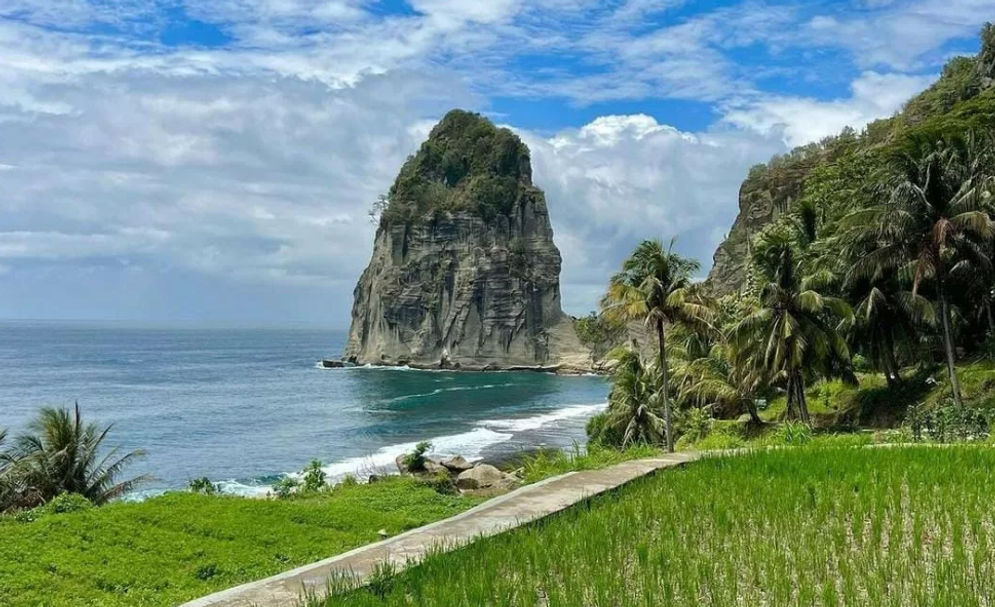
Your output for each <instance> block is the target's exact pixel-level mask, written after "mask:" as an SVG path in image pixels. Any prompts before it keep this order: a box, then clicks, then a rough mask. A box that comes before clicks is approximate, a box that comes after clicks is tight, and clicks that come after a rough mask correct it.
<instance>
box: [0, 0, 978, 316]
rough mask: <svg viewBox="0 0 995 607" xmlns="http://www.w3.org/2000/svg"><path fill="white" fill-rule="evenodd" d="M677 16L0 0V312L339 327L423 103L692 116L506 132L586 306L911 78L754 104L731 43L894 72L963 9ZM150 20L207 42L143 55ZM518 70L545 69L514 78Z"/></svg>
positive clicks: (703, 236)
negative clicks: (376, 212)
mask: <svg viewBox="0 0 995 607" xmlns="http://www.w3.org/2000/svg"><path fill="white" fill-rule="evenodd" d="M681 4H682V2H681V0H625V1H623V0H616V1H613V2H610V3H603V2H597V1H596V0H550V1H549V2H543V3H541V4H540V3H526V2H521V0H495V1H493V2H464V1H461V0H413V1H412V2H411V4H410V6H411V7H412V8H413V9H414V12H413V14H400V15H386V16H385V15H383V14H379V12H378V11H377V10H374V6H373V4H371V3H370V2H367V1H365V0H258V1H249V0H161V1H160V0H149V1H139V0H100V1H97V2H91V1H87V0H7V1H5V2H3V4H2V6H0V192H3V197H2V198H0V265H2V266H3V268H5V271H6V274H5V275H4V289H3V290H2V291H0V316H5V315H6V316H25V315H35V314H34V311H35V310H42V312H40V314H42V315H44V314H49V313H51V314H56V313H57V312H45V311H46V310H56V309H57V307H58V305H59V304H58V302H59V301H64V293H63V291H65V290H66V289H73V290H74V291H75V292H74V296H75V297H74V301H73V304H72V305H73V306H76V305H78V306H79V309H81V310H82V309H86V310H96V311H98V312H100V310H102V309H104V307H106V306H109V305H114V304H113V302H114V301H116V300H114V299H113V294H114V293H115V292H121V293H124V292H127V293H129V296H128V297H123V296H122V298H121V300H120V301H121V302H123V303H120V305H121V306H123V307H121V308H120V309H115V310H116V311H114V312H107V313H106V314H109V315H115V314H116V315H129V312H128V311H129V310H131V315H134V314H135V310H138V311H140V312H141V313H145V311H146V310H149V312H148V313H149V314H162V315H170V314H173V313H175V312H176V311H175V310H170V309H169V306H171V305H176V306H180V305H186V306H189V307H190V308H189V309H188V310H187V311H186V313H189V314H197V313H199V309H200V306H209V305H210V301H211V300H213V299H218V300H219V301H223V302H224V304H223V305H222V304H218V306H217V307H218V313H219V314H226V313H229V312H231V313H233V314H237V313H238V309H237V308H239V307H240V306H247V307H251V306H257V308H253V309H258V311H259V313H260V314H272V313H274V312H273V311H274V310H283V309H293V310H297V311H298V312H299V313H303V314H309V315H315V314H320V315H324V316H325V317H334V318H344V317H345V316H346V314H345V311H344V310H345V309H346V308H347V307H348V305H349V300H350V292H351V289H352V287H353V284H354V282H355V278H356V276H357V275H358V273H359V272H360V271H361V269H362V267H363V266H364V265H365V264H366V262H367V259H368V253H369V250H370V245H371V237H372V227H371V226H370V225H369V223H368V222H367V219H366V209H367V208H368V205H369V203H370V201H372V200H373V199H374V198H375V197H376V195H377V194H379V193H381V192H383V191H384V190H385V189H386V188H387V187H388V185H389V183H390V181H391V179H392V178H393V176H394V175H395V174H396V171H397V169H398V167H399V166H400V164H401V162H403V159H404V157H405V156H406V155H407V154H409V153H411V152H412V151H413V150H414V149H415V148H416V146H417V144H418V143H419V142H420V141H421V140H422V139H423V138H424V137H425V136H426V134H427V131H428V129H429V128H430V127H431V125H432V124H433V122H434V120H436V119H437V118H438V117H439V116H440V115H441V114H442V113H443V112H444V111H445V110H446V109H449V108H450V107H454V106H463V107H471V108H473V107H476V108H484V109H486V108H487V100H486V99H487V96H505V97H507V96H511V97H516V96H517V97H521V98H528V99H534V98H540V99H544V100H548V99H550V98H555V99H557V100H564V99H565V100H566V102H567V103H576V104H587V103H594V102H607V101H613V100H620V99H625V100H634V101H636V102H642V101H644V100H647V99H649V100H659V99H675V98H679V99H691V100H695V101H700V102H707V103H708V104H710V106H711V107H712V108H713V109H717V110H718V111H719V116H720V122H719V125H718V126H717V127H713V128H711V129H706V130H704V131H702V132H694V133H688V132H682V131H681V130H679V129H676V128H673V127H672V126H669V125H667V124H666V123H665V122H666V121H667V120H668V119H667V116H665V115H657V116H656V117H652V116H649V115H645V114H628V113H626V114H625V115H607V116H602V117H600V118H597V119H593V120H591V121H590V122H589V123H588V124H586V125H584V126H579V127H578V128H572V129H566V130H562V131H560V132H558V133H555V134H554V135H552V136H550V135H549V134H548V132H544V133H539V132H527V131H522V135H523V137H524V138H525V139H526V140H527V142H528V143H529V144H530V146H531V147H532V150H533V159H534V164H535V176H536V181H537V183H538V184H539V185H540V186H541V187H543V188H545V190H546V192H547V198H548V200H549V203H550V210H551V215H552V218H553V223H554V228H555V230H556V238H557V243H558V244H559V246H560V247H561V249H562V250H563V253H564V275H563V282H564V298H565V301H566V303H567V306H568V308H569V309H570V310H571V311H573V312H578V313H580V312H584V311H586V310H587V309H589V308H590V307H591V306H592V305H593V304H594V302H595V300H596V297H597V295H598V294H599V293H600V292H601V289H602V288H603V285H604V281H605V279H606V277H607V276H608V274H609V273H610V272H611V271H613V270H615V269H616V268H617V266H618V264H619V262H620V260H621V259H622V257H623V256H624V255H625V254H626V253H627V252H628V251H629V249H630V248H631V247H632V246H633V244H634V242H635V241H636V240H637V239H640V238H644V237H661V238H669V237H670V236H672V235H679V236H680V240H679V244H678V247H679V248H680V249H681V250H682V251H683V252H685V253H687V254H690V255H693V256H695V257H698V258H699V259H700V260H701V261H702V262H703V263H704V265H705V267H706V268H707V266H708V263H709V257H710V255H711V253H712V250H713V249H714V246H715V244H716V243H717V242H718V240H719V239H720V238H721V236H722V233H723V231H724V230H725V229H727V227H728V226H729V225H730V223H731V221H732V218H733V217H734V215H735V212H736V202H737V197H736V192H737V189H738V187H739V184H740V181H741V180H742V177H743V175H744V174H745V172H746V170H747V169H748V167H749V166H751V165H752V164H754V163H756V162H758V161H762V160H765V159H766V158H768V157H769V156H770V155H772V154H774V153H776V152H781V151H783V150H784V143H785V142H786V143H790V144H796V143H802V142H805V141H809V140H812V139H817V138H819V137H821V136H823V135H826V134H830V133H834V132H837V131H839V129H840V128H842V126H843V125H845V124H852V125H854V126H859V125H860V124H862V123H863V122H866V121H867V120H870V119H873V118H876V117H878V116H881V115H887V114H889V113H891V112H892V111H894V109H896V108H897V107H898V105H900V103H901V102H902V101H904V99H905V98H907V97H908V96H909V95H910V94H912V93H913V92H915V91H916V90H918V89H920V88H922V86H924V85H925V84H926V83H927V80H928V79H927V78H923V77H920V76H909V75H905V74H901V73H897V71H896V72H887V73H884V72H885V71H884V70H882V71H881V72H874V71H867V72H865V73H864V74H862V75H861V76H860V77H859V78H858V79H857V80H855V81H854V82H853V85H852V93H851V96H850V97H849V98H847V99H841V100H836V101H822V100H817V99H810V98H805V97H788V96H783V95H782V96H776V95H771V94H767V93H765V92H763V90H762V89H761V87H760V86H759V85H758V83H757V81H758V78H757V77H756V75H755V74H753V73H752V71H753V69H755V66H744V65H740V64H738V63H737V62H736V61H735V60H734V58H733V53H731V52H730V51H731V50H732V49H739V48H744V47H749V48H750V49H751V50H755V49H767V50H771V52H774V51H776V50H777V49H784V48H795V49H804V50H805V51H806V52H807V51H808V50H809V49H810V47H811V46H812V44H815V45H817V46H821V47H824V48H829V47H832V48H839V47H845V48H850V49H853V50H854V52H855V53H856V54H857V55H858V56H859V57H866V61H867V62H868V65H872V64H873V65H876V64H880V63H887V64H891V65H896V66H907V65H913V64H916V65H918V62H920V61H921V60H922V59H921V58H922V57H923V56H924V55H928V54H929V53H930V52H934V51H936V49H938V48H939V47H940V46H942V44H943V43H944V42H945V41H946V40H948V39H949V38H950V37H951V36H960V35H970V34H973V30H974V29H976V28H977V26H978V25H979V24H980V21H981V20H983V16H984V12H985V11H980V10H979V9H980V8H981V4H987V2H985V3H980V2H979V1H978V0H948V1H947V2H943V3H941V2H939V1H938V0H917V1H916V2H915V3H890V4H882V3H881V2H880V1H879V0H874V1H873V6H872V5H871V4H868V5H867V6H868V8H870V9H871V10H872V11H873V12H872V14H869V16H868V18H867V19H866V20H865V22H861V21H860V20H856V19H854V18H852V15H851V14H848V13H846V12H845V11H834V12H832V13H831V14H825V15H822V16H819V17H816V18H813V15H812V13H811V11H810V10H809V9H808V7H806V6H804V5H803V4H802V3H798V4H796V5H793V6H792V5H783V4H777V5H770V4H766V3H761V2H747V3H745V4H741V5H734V6H730V7H725V8H721V9H716V10H713V11H711V12H704V13H698V14H695V15H694V16H691V17H683V16H675V15H676V11H673V12H668V11H669V10H670V9H672V8H674V7H675V6H678V5H681ZM822 6H825V5H822ZM164 8H169V9H172V10H182V12H185V14H187V15H189V16H190V17H193V18H197V19H201V20H204V21H208V22H211V23H213V24H214V25H216V26H217V27H219V28H220V29H221V30H222V31H223V32H224V33H225V34H226V35H227V36H229V37H231V41H230V42H229V43H228V44H226V45H225V46H224V47H221V48H209V47H200V46H198V45H196V44H189V45H186V46H182V47H166V46H164V45H162V44H160V43H159V42H157V39H158V34H159V33H160V32H161V31H162V30H163V28H164V27H166V25H167V22H168V20H169V18H168V17H167V16H166V15H165V13H164ZM661 15H663V16H664V17H665V19H664V22H657V23H653V20H652V19H649V18H648V17H653V18H658V17H660V16H661ZM94 24H96V25H99V26H101V27H97V28H92V27H91V26H93V25H94ZM105 25H106V26H109V27H103V26H105ZM927 26H929V27H927ZM930 27H931V28H932V29H930ZM97 31H100V32H106V31H112V32H115V33H114V34H113V35H111V34H106V33H105V34H98V33H95V32H97ZM897 42H901V43H902V44H897ZM535 56H542V57H544V58H546V59H548V60H549V63H548V64H546V63H545V62H540V65H538V66H536V67H535V68H532V67H522V65H520V64H519V63H518V60H519V59H524V60H526V61H525V63H526V64H527V63H528V60H529V59H530V58H532V57H535ZM861 60H863V59H861ZM897 69H898V68H896V70H897ZM629 107H631V105H630V106H627V109H626V111H629V110H628V108H629ZM512 122H514V118H512ZM274 283H278V284H280V285H281V288H280V289H273V288H271V287H272V285H273V284H274ZM184 289H185V291H184ZM193 291H197V292H198V293H199V292H200V291H203V293H204V295H203V296H200V295H198V296H194V295H193V294H192V293H193ZM132 293H139V294H141V293H145V296H141V295H134V296H132V295H131V294H132ZM281 293H282V295H281ZM303 294H307V297H304V296H303ZM86 298H89V300H88V301H89V302H90V303H89V305H87V304H86V302H84V301H83V300H84V299H86ZM174 299H175V300H176V302H179V303H175V304H174V303H173V300H174ZM288 300H294V302H295V303H294V304H293V305H291V304H288V303H287V302H288ZM298 300H299V303H297V302H298ZM53 302H54V303H53ZM184 302H185V303H184ZM65 305H67V306H68V304H65ZM127 306H132V307H131V308H128V307H127ZM65 309H66V310H72V309H74V308H73V307H72V306H69V307H66V308H65ZM247 309H248V308H247Z"/></svg>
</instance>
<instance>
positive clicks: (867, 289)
mask: <svg viewBox="0 0 995 607" xmlns="http://www.w3.org/2000/svg"><path fill="white" fill-rule="evenodd" d="M849 286H850V287H851V293H852V294H853V297H854V299H855V300H856V302H857V304H856V309H855V310H854V312H855V313H854V318H853V323H852V324H851V327H850V329H851V335H852V339H853V342H855V343H857V344H859V345H861V346H863V348H864V349H865V351H866V353H867V354H868V355H869V358H870V359H871V360H872V361H873V362H874V363H875V364H876V365H877V367H878V368H879V369H881V370H882V371H884V376H885V380H887V382H888V385H889V386H894V385H896V384H897V383H899V382H900V381H901V379H902V376H901V365H900V364H899V362H898V358H897V356H896V349H898V347H899V346H900V345H901V344H911V343H914V341H915V339H916V328H917V327H921V326H927V327H932V326H934V325H935V324H936V312H935V310H934V308H933V305H932V304H931V303H930V302H929V300H928V299H926V298H925V297H923V296H922V295H920V294H918V293H912V292H910V291H907V290H903V289H902V288H901V286H900V285H899V284H898V281H897V279H896V277H894V276H891V277H889V278H881V279H879V280H877V281H874V282H872V281H868V280H860V281H858V283H857V284H851V285H849ZM851 301H852V300H851Z"/></svg>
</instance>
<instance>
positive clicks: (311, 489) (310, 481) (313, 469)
mask: <svg viewBox="0 0 995 607" xmlns="http://www.w3.org/2000/svg"><path fill="white" fill-rule="evenodd" d="M325 478H326V475H325V471H324V470H322V468H321V460H318V459H313V460H311V463H310V464H308V467H307V468H305V469H304V484H303V485H302V490H303V491H304V492H305V493H316V492H318V491H321V490H322V489H324V488H325V487H327V486H328V485H327V484H326V483H325Z"/></svg>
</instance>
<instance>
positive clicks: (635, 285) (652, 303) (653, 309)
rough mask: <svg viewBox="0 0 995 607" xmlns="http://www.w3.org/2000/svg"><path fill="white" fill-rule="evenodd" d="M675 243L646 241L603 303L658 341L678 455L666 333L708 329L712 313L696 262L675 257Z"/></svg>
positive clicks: (669, 435) (669, 427)
mask: <svg viewBox="0 0 995 607" xmlns="http://www.w3.org/2000/svg"><path fill="white" fill-rule="evenodd" d="M672 248H673V243H671V247H670V248H664V246H663V245H662V244H660V241H658V240H644V241H643V242H641V243H640V244H639V246H637V247H636V249H635V251H633V253H632V255H630V256H629V258H628V259H626V260H625V262H624V263H623V264H622V270H621V271H620V272H618V273H617V274H615V275H614V276H612V278H611V282H610V283H609V286H608V293H607V294H606V295H605V297H604V299H603V301H602V307H603V308H604V313H605V315H606V316H607V317H608V318H611V319H616V320H620V321H631V320H643V321H644V322H646V324H647V325H648V326H650V327H652V328H653V329H654V331H655V332H656V337H657V346H658V349H657V352H658V354H657V361H656V364H657V369H658V370H659V373H660V391H661V394H660V398H661V400H662V402H663V411H664V421H665V425H666V439H667V450H668V451H671V452H672V451H673V450H674V429H673V428H674V426H673V414H672V411H671V403H670V381H669V368H668V366H667V344H666V327H667V325H668V324H672V323H677V322H684V323H691V324H704V323H707V319H708V317H709V309H708V306H706V305H705V304H704V302H703V298H702V297H701V296H700V294H699V293H698V290H697V289H696V288H694V287H693V286H692V284H691V278H692V276H693V275H694V273H695V272H697V271H698V268H699V267H700V266H699V264H698V262H697V261H694V260H692V259H686V258H684V257H681V256H680V255H678V254H677V253H674V252H673V250H672Z"/></svg>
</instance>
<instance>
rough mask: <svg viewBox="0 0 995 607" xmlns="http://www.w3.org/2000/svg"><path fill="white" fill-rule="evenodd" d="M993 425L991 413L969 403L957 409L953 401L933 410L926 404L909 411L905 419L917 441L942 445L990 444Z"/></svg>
mask: <svg viewBox="0 0 995 607" xmlns="http://www.w3.org/2000/svg"><path fill="white" fill-rule="evenodd" d="M992 421H993V415H992V413H991V412H990V411H986V410H983V409H979V408H977V407H975V406H972V405H971V404H969V403H964V404H962V405H957V404H954V403H953V401H952V400H949V399H948V400H946V401H944V403H943V404H942V405H940V406H939V407H935V408H931V409H930V408H927V407H926V406H925V405H923V404H919V405H915V406H913V407H909V411H908V414H907V415H906V417H905V423H906V424H907V425H908V426H909V429H910V430H911V433H912V439H913V440H915V441H924V440H930V441H934V442H938V443H950V442H958V441H982V440H987V439H988V437H989V436H990V435H991V426H992Z"/></svg>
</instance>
